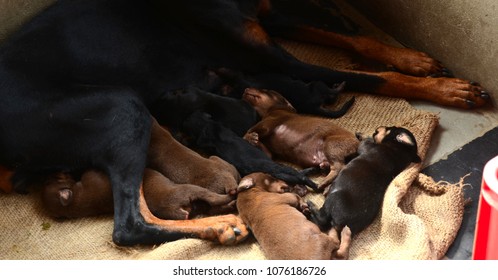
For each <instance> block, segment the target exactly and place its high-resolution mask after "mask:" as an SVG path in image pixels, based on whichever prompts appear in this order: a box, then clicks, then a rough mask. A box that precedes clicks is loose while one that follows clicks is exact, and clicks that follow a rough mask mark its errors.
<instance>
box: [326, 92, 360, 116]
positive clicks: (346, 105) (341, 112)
mask: <svg viewBox="0 0 498 280" xmlns="http://www.w3.org/2000/svg"><path fill="white" fill-rule="evenodd" d="M354 101H355V97H354V96H353V97H351V99H349V100H348V101H347V102H346V103H344V105H342V107H341V108H340V109H339V110H337V111H330V110H327V109H324V108H322V107H320V108H319V109H318V114H319V115H320V116H322V117H327V118H334V119H335V118H340V117H342V116H344V115H345V114H346V113H347V112H348V111H349V108H351V106H353V103H354Z"/></svg>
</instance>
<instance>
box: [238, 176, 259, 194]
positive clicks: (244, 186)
mask: <svg viewBox="0 0 498 280" xmlns="http://www.w3.org/2000/svg"><path fill="white" fill-rule="evenodd" d="M254 185H255V183H254V179H253V178H250V177H246V178H242V180H240V183H239V186H238V187H237V192H241V191H245V190H248V189H250V188H252V187H254Z"/></svg>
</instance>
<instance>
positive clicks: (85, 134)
mask: <svg viewBox="0 0 498 280" xmlns="http://www.w3.org/2000/svg"><path fill="white" fill-rule="evenodd" d="M298 11H299V12H303V14H305V15H306V14H308V15H309V14H310V13H312V14H313V17H312V18H313V20H312V21H304V17H300V16H298V15H297V13H298ZM345 23H346V22H345V21H343V20H341V19H340V18H338V17H335V16H332V15H331V14H329V13H325V12H324V11H322V10H320V9H317V7H316V6H314V5H312V4H310V3H308V2H307V1H283V0H279V1H277V0H238V1H236V0H178V1H161V0H157V1H154V0H59V1H57V3H56V4H54V5H53V6H52V7H50V8H48V9H47V10H45V11H44V12H42V13H41V14H40V15H39V16H37V17H35V18H34V19H33V20H31V21H30V22H29V23H28V24H26V25H25V26H24V27H23V28H22V29H21V30H20V31H19V32H17V33H16V34H14V35H13V36H12V37H11V38H10V40H9V41H7V42H6V43H5V44H4V45H3V46H2V47H1V49H0V100H1V102H0V166H1V168H0V169H1V170H2V174H3V176H10V175H12V174H14V175H13V176H12V178H11V181H10V182H12V183H13V184H15V185H17V186H19V185H22V184H23V183H25V182H27V181H29V180H30V178H33V176H35V175H37V174H43V173H50V172H55V171H59V170H78V169H79V170H85V169H89V168H96V169H99V170H102V171H103V172H105V173H106V174H108V176H109V178H110V181H111V184H112V191H113V199H114V206H115V211H114V232H113V241H114V242H115V243H117V244H120V245H133V244H144V243H148V244H151V243H162V242H165V241H170V240H176V239H179V238H182V237H197V238H203V239H209V240H217V241H219V242H221V243H222V244H235V243H237V242H240V241H241V240H242V239H244V238H245V237H246V236H247V234H248V231H247V229H246V228H245V226H244V224H243V223H242V222H241V221H240V219H238V218H237V217H236V216H233V215H227V216H219V217H208V218H204V219H198V220H186V221H166V220H160V219H157V218H156V217H154V216H153V215H152V214H151V213H150V211H148V208H147V206H146V204H145V203H144V200H143V195H142V191H141V187H140V186H141V181H142V176H143V173H144V169H145V166H146V155H147V149H148V145H149V139H150V130H151V115H152V116H156V115H157V112H159V111H161V96H162V95H164V94H165V93H167V92H171V91H173V90H177V89H181V88H184V87H186V86H188V85H192V86H196V87H199V88H203V89H207V90H209V86H210V81H209V75H208V74H207V73H208V72H209V69H220V68H228V69H234V70H236V71H241V72H243V73H246V74H248V75H251V74H256V73H257V74H260V73H277V74H279V75H282V76H285V77H291V78H293V79H299V80H302V81H303V82H310V81H322V82H325V83H326V84H328V85H329V86H331V87H332V86H333V85H334V84H337V83H340V82H343V81H345V82H346V85H347V90H354V91H364V92H371V93H375V94H382V95H388V96H398V97H404V98H417V99H423V100H428V101H431V102H435V103H438V104H442V105H447V106H455V107H461V108H470V107H479V106H482V105H484V104H485V103H486V102H487V99H489V95H488V94H487V93H486V92H484V91H483V90H482V89H481V87H480V86H479V85H476V84H475V83H470V82H468V81H464V80H461V79H455V78H445V77H439V78H426V77H425V76H428V75H438V74H440V73H442V72H443V71H444V70H443V68H442V66H441V65H439V63H438V62H437V61H435V60H433V59H431V58H429V57H428V56H427V55H425V54H423V53H420V52H417V51H413V50H408V49H399V48H393V47H390V46H386V45H384V44H381V43H379V42H377V41H375V40H372V39H369V38H366V37H360V36H353V35H351V34H349V31H351V30H350V29H348V28H347V24H345ZM325 27H326V28H325ZM270 36H282V37H288V38H292V39H300V40H305V41H312V42H317V43H322V44H326V45H332V46H339V47H345V48H350V49H354V50H356V51H358V52H359V53H360V54H363V55H365V56H367V57H370V58H376V59H378V60H380V61H381V62H383V63H386V64H390V65H394V66H395V67H396V68H397V69H400V71H403V72H404V73H405V74H408V75H405V74H401V73H398V72H381V73H376V74H367V73H347V72H340V71H332V70H330V69H325V68H321V67H317V66H312V65H308V64H305V63H302V62H300V61H298V60H297V59H295V58H294V57H292V56H291V55H290V54H289V53H287V52H285V51H284V50H283V49H282V48H280V47H279V46H278V45H276V44H275V43H274V42H273V41H272V39H271V37H270ZM268 88H270V89H271V85H268ZM303 94H304V93H303ZM295 106H296V107H297V108H296V109H297V110H298V111H299V106H300V104H295ZM158 121H159V122H162V121H164V120H161V119H158ZM247 156H248V157H250V156H251V155H247ZM261 168H263V167H261ZM253 169H258V167H254V168H253ZM254 171H257V170H254ZM259 171H267V170H259ZM270 171H271V170H270ZM2 180H3V178H2V179H0V182H2ZM299 181H300V179H299V178H297V179H296V182H299Z"/></svg>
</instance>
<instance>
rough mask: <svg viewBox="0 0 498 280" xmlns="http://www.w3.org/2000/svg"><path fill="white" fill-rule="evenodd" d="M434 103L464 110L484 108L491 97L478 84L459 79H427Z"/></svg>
mask: <svg viewBox="0 0 498 280" xmlns="http://www.w3.org/2000/svg"><path fill="white" fill-rule="evenodd" d="M425 80H426V81H425V82H426V83H427V88H428V89H430V90H431V92H432V94H433V99H434V102H436V103H438V104H441V105H446V106H452V107H457V108H462V109H472V108H477V107H482V106H484V105H485V104H487V103H488V102H489V100H490V95H489V93H488V92H486V91H485V90H484V89H483V88H482V87H481V86H480V85H479V84H478V83H475V82H470V81H466V80H462V79H458V78H426V79H425Z"/></svg>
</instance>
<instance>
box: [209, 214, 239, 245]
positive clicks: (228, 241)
mask: <svg viewBox="0 0 498 280" xmlns="http://www.w3.org/2000/svg"><path fill="white" fill-rule="evenodd" d="M205 219H210V220H212V222H213V223H212V224H211V225H210V226H208V227H206V229H205V231H204V234H203V236H201V238H202V239H208V240H213V241H215V240H217V241H218V242H219V243H220V244H222V245H234V244H237V243H240V242H242V241H243V240H245V239H246V237H247V236H248V235H249V230H248V229H247V226H246V225H245V224H244V222H243V221H242V219H241V218H240V217H238V216H235V215H232V214H230V215H224V216H215V217H209V218H205Z"/></svg>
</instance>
